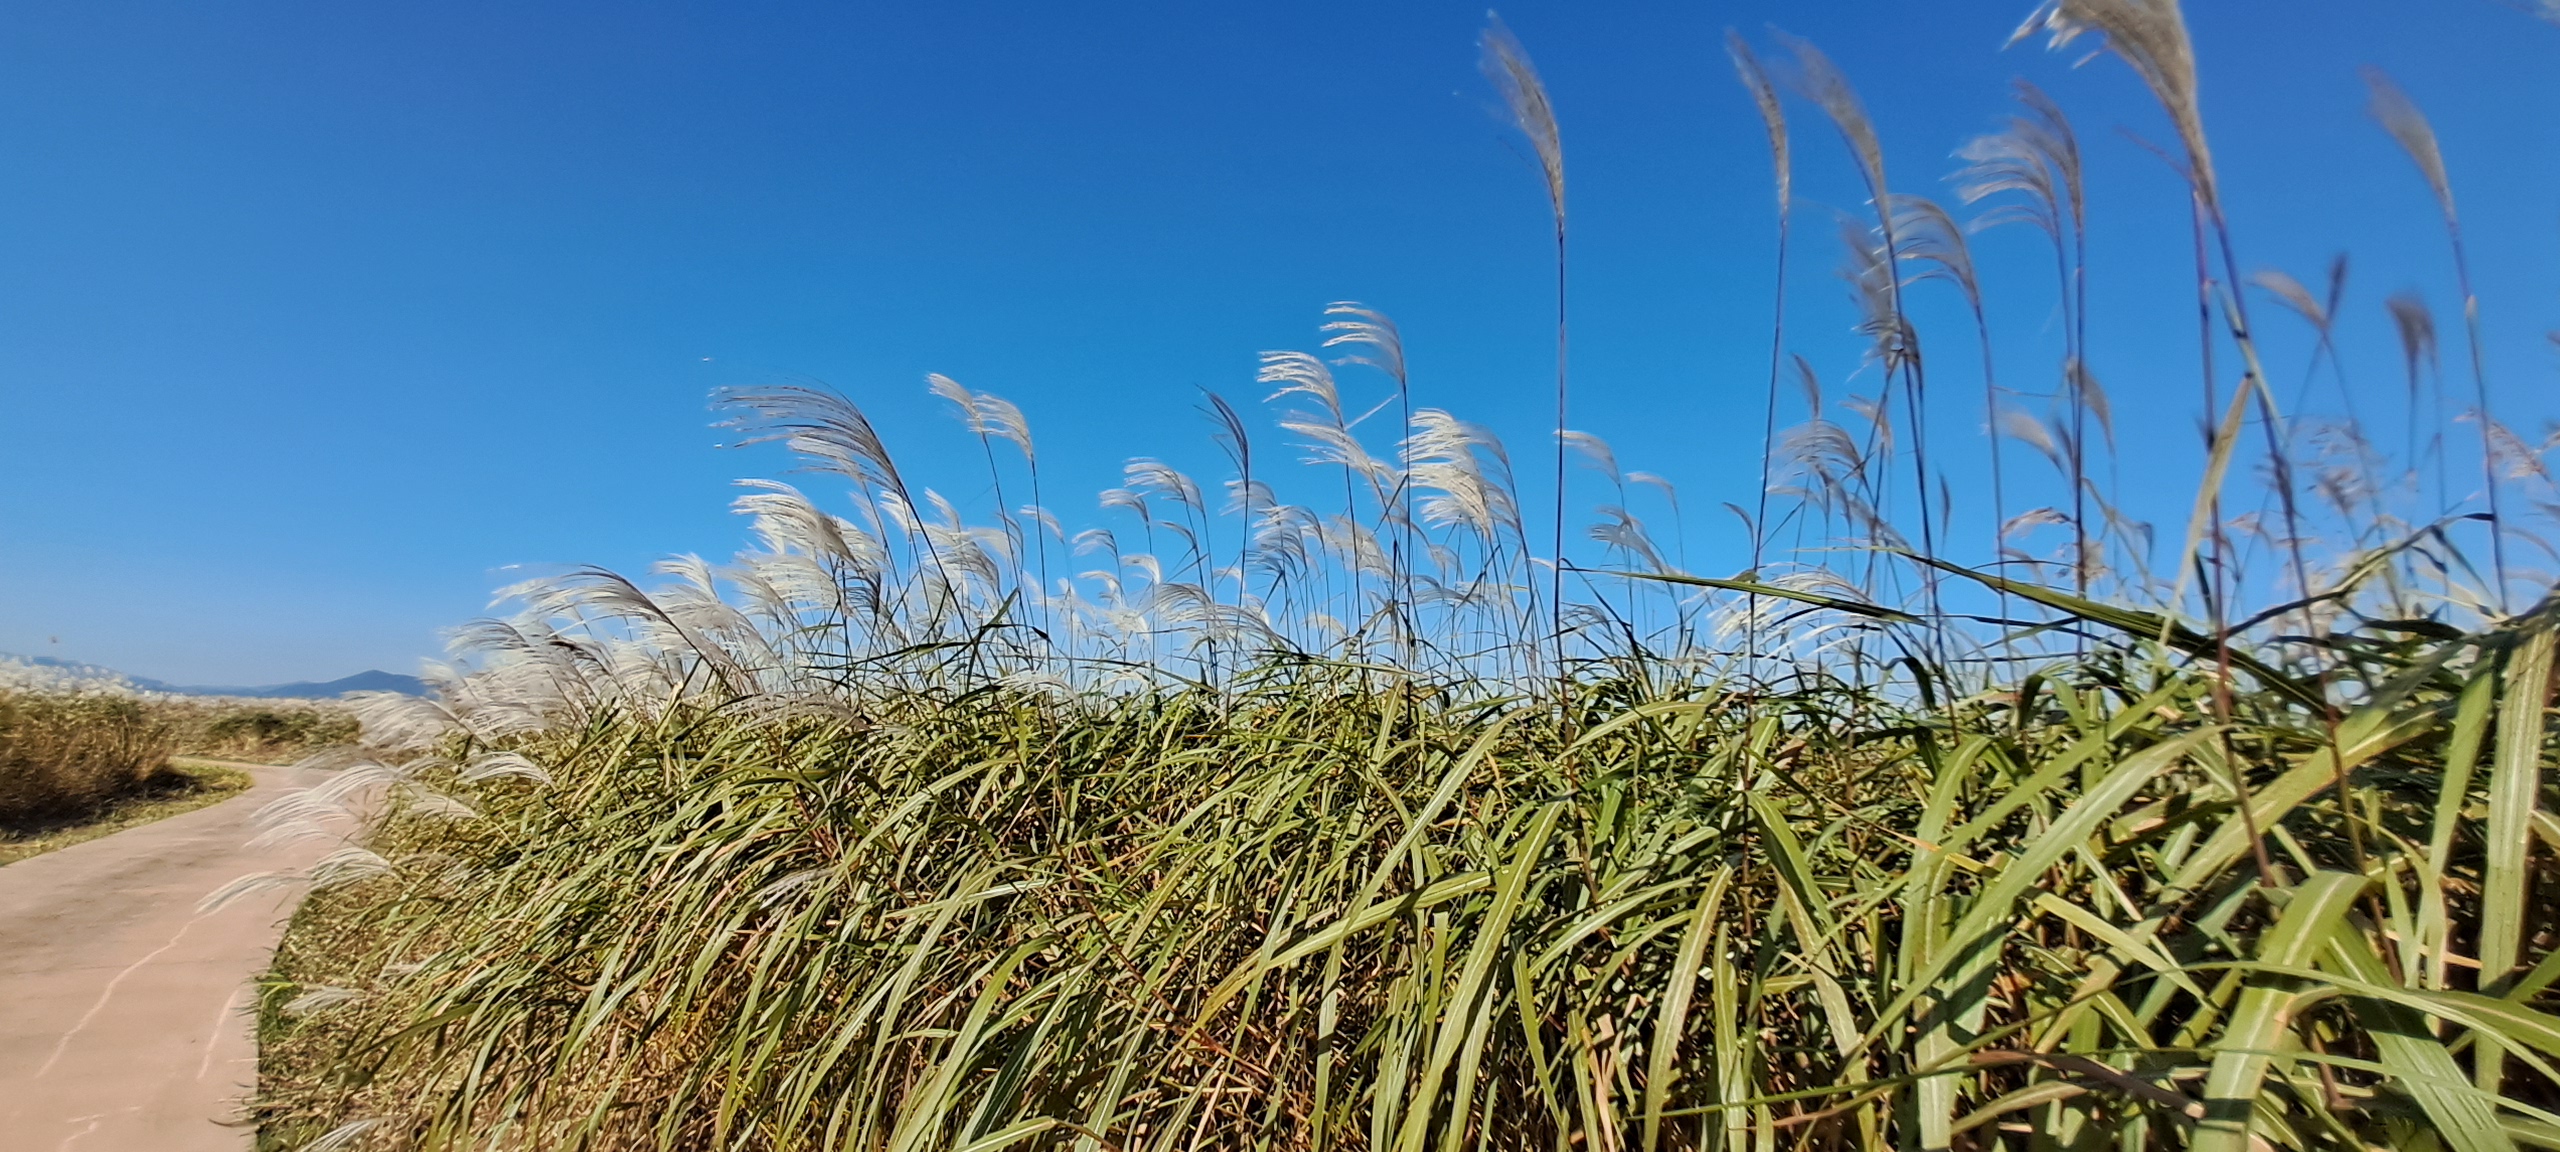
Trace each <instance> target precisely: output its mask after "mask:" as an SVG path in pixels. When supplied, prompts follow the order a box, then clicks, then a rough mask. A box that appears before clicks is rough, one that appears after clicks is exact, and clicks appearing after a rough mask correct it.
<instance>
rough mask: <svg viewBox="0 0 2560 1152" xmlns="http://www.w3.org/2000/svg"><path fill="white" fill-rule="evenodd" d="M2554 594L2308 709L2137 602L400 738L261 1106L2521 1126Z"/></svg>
mask: <svg viewBox="0 0 2560 1152" xmlns="http://www.w3.org/2000/svg"><path fill="white" fill-rule="evenodd" d="M2551 624H2552V621H2551V619H2550V618H2549V616H2547V615H2536V616H2532V617H2528V618H2526V619H2525V620H2523V621H2520V622H2519V623H2518V624H2517V625H2516V626H2514V627H2512V628H2508V629H2502V630H2500V631H2497V632H2494V633H2489V634H2484V635H2481V636H2477V637H2470V638H2464V639H2460V640H2448V641H2441V642H2430V643H2426V644H2423V645H2420V644H2409V643H2400V644H2385V643H2372V644H2359V645H2358V646H2357V651H2358V658H2357V660H2356V661H2355V662H2353V663H2351V664H2349V665H2348V667H2349V668H2350V669H2351V670H2353V672H2354V674H2355V675H2357V676H2358V677H2359V679H2358V680H2357V682H2355V683H2353V684H2351V685H2341V687H2343V688H2345V689H2346V690H2347V691H2349V692H2350V693H2351V694H2353V695H2356V696H2359V697H2361V698H2362V699H2363V700H2364V703H2363V704H2362V705H2360V706H2359V707H2358V708H2356V709H2355V710H2354V711H2352V712H2351V713H2350V714H2348V715H2347V716H2346V717H2345V718H2344V719H2343V720H2342V721H2341V722H2340V723H2339V725H2338V728H2337V733H2336V738H2335V740H2334V741H2333V740H2332V739H2331V738H2330V737H2329V735H2328V734H2327V733H2326V732H2325V731H2324V730H2323V727H2322V725H2321V723H2320V721H2319V718H2318V715H2317V713H2314V712H2311V711H2309V710H2307V709H2305V708H2303V707H2301V706H2300V705H2299V702H2296V701H2290V699H2289V698H2288V697H2286V696H2284V695H2283V694H2281V693H2280V692H2274V691H2266V692H2253V693H2251V694H2250V697H2249V699H2248V701H2247V702H2245V703H2244V704H2243V706H2242V707H2243V713H2242V714H2241V715H2237V716H2235V717H2234V719H2233V722H2231V723H2228V724H2218V723H2215V722H2214V720H2213V716H2214V714H2215V710H2216V707H2217V705H2216V703H2215V701H2214V699H2213V698H2214V696H2215V695H2216V693H2217V691H2219V688H2218V687H2217V685H2216V684H2215V683H2214V682H2213V681H2212V680H2211V679H2210V678H2207V677H2199V676H2196V675H2193V674H2189V673H2185V672H2175V671H2166V670H2164V669H2163V668H2162V667H2161V666H2160V665H2159V664H2158V662H2156V661H2151V660H2146V659H2144V658H2143V657H2142V654H2141V650H2140V649H2139V648H2127V649H2110V650H2108V651H2105V652H2101V653H2098V654H2096V655H2094V656H2093V657H2092V658H2091V659H2090V660H2088V661H2087V662H2086V663H2082V664H2079V665H2077V666H2076V667H2073V668H2070V669H2067V670H2062V671H2059V672H2058V673H2057V674H2056V675H2055V676H2053V677H2051V678H2045V677H2036V678H2031V679H2030V680H2029V681H2028V682H2027V683H2025V684H2024V685H2023V686H2021V687H2020V688H2019V689H2017V690H2015V691H2011V692H2001V693H1995V694H1987V695H1982V696H1977V697H1973V698H1969V699H1964V700H1957V701H1941V702H1938V703H1936V704H1934V705H1932V704H1929V703H1927V702H1926V700H1925V698H1922V697H1912V696H1909V695H1908V694H1906V695H1905V696H1904V697H1903V698H1901V699H1899V700H1897V699H1895V698H1889V697H1885V696H1880V695H1878V694H1876V693H1874V692H1871V691H1865V690H1861V689H1859V688H1856V687H1854V686H1850V685H1842V684H1830V685H1821V684H1814V685H1799V686H1795V687H1793V688H1791V689H1790V690H1789V691H1787V692H1784V693H1779V694H1772V693H1767V692H1763V691H1754V690H1746V689H1743V688H1740V687H1723V686H1713V685H1709V686H1691V687H1681V688H1663V687H1658V686H1654V685H1652V684H1649V683H1648V682H1646V681H1644V680H1641V679H1638V678H1633V677H1622V678H1617V679H1610V680H1604V681H1597V682H1592V683H1587V684H1585V685H1584V686H1583V687H1582V688H1581V689H1580V695H1579V696H1578V697H1577V699H1576V702H1575V715H1576V719H1575V723H1574V725H1573V727H1574V730H1575V731H1576V733H1577V734H1576V735H1575V736H1574V738H1573V740H1572V742H1571V743H1570V744H1561V743H1560V742H1559V735H1558V721H1557V713H1556V711H1555V709H1554V708H1553V706H1552V705H1551V704H1550V705H1546V706H1539V705H1537V704H1534V703H1529V702H1522V701H1503V700H1470V699H1466V698H1463V697H1459V696H1453V695H1451V694H1449V693H1447V692H1443V691H1439V690H1436V689H1433V688H1430V687H1426V686H1422V685H1417V684H1405V683H1401V682H1397V681H1393V680H1379V679H1376V678H1374V676H1373V675H1370V674H1364V673H1361V672H1358V671H1341V670H1335V669H1322V668H1300V669H1295V670H1289V671H1282V670H1277V669H1274V670H1271V671H1269V672H1267V673H1266V674H1265V675H1263V676H1261V677H1257V678H1252V679H1250V680H1248V681H1247V682H1245V683H1242V684H1240V685H1238V686H1237V687H1236V688H1234V689H1233V690H1232V691H1229V692H1226V693H1219V694H1211V693H1203V692H1167V693H1148V694H1140V695H1135V696H1129V697H1124V698H1120V699H1116V700H1111V701H1107V702H1098V703H1097V702H1092V701H1087V702H1079V703H1064V702H1060V701H1058V700H1055V699H1052V698H1049V697H1047V696H1043V695H1039V694H1033V693H1025V692H1020V691H1009V690H1005V689H1000V688H990V689H986V690H981V691H977V692H972V693H965V694H959V695H953V696H947V697H942V696H934V695H930V694H910V695H906V696H902V697H899V698H898V699H897V700H896V701H895V702H894V703H892V704H889V705H884V706H881V707H864V708H854V707H845V706H841V705H831V704H828V703H826V702H824V701H814V700H813V701H806V702H801V703H798V704H783V703H779V702H767V703H765V704H762V705H758V706H750V707H743V708H722V707H711V706H687V707H678V708H671V709H668V710H666V711H664V712H663V713H660V714H657V715H639V714H634V713H632V712H628V711H623V710H619V709H605V710H600V711H598V712H596V713H594V714H592V715H590V716H588V717H586V718H585V719H584V720H583V721H582V722H580V723H577V724H574V725H567V726H563V727H560V728H556V729H551V730H546V731H543V732H541V733H539V734H537V735H532V736H529V737H524V738H518V739H511V740H504V741H499V742H497V743H495V744H489V743H482V742H478V741H471V740H463V741H459V742H453V743H449V744H447V745H446V746H445V747H444V748H443V749H442V750H441V755H440V756H439V757H437V758H435V759H434V760H432V761H422V762H420V763H417V764H415V765H413V766H412V767H411V768H409V769H408V770H406V771H405V772H403V773H400V774H399V775H400V776H401V777H402V782H401V784H400V787H401V788H403V789H408V790H410V791H408V792H405V793H404V794H406V795H412V796H424V795H428V793H425V792H424V791H422V790H418V789H419V786H420V785H426V784H432V785H434V786H435V787H436V788H437V789H439V790H440V791H439V792H438V793H435V795H439V796H441V797H442V798H443V799H442V800H441V801H439V802H438V803H434V804H427V805H421V804H419V803H417V802H415V801H414V800H413V801H411V802H406V803H402V804H396V805H395V812H396V813H397V814H396V815H394V816H393V817H392V818H391V819H389V821H388V822H387V823H386V824H385V825H384V826H383V827H382V830H381V831H380V832H379V833H378V834H377V835H376V837H375V839H374V841H373V848H374V851H375V852H377V853H378V854H379V856H378V863H377V873H376V874H374V875H373V876H371V878H369V879H364V880H362V881H361V882H360V883H356V884H354V885H351V886H348V887H343V888H337V889H333V890H331V891H329V892H326V893H323V894H322V895H320V896H319V897H316V898H315V904H314V907H313V908H312V909H311V910H310V911H308V912H306V913H305V914H304V921H303V926H302V927H301V928H300V929H299V930H298V931H297V933H296V935H295V936H294V937H293V938H292V939H291V940H290V941H289V944H288V951H287V954H286V956H285V957H284V959H283V961H282V962H281V964H280V968H279V972H280V984H279V985H278V987H277V988H276V989H275V990H274V991H272V992H271V993H270V996H271V998H273V999H274V1001H275V1002H276V1003H278V1004H282V1003H283V1002H284V1001H287V1000H290V1001H293V1002H294V1004H293V1008H294V1011H293V1012H292V1013H291V1014H289V1015H287V1016H285V1017H283V1020H284V1021H285V1022H284V1023H282V1024H281V1026H280V1027H279V1028H277V1029H276V1030H274V1031H273V1033H272V1034H271V1039H270V1045H269V1061H270V1065H271V1068H274V1069H279V1070H282V1071H280V1072H278V1073H276V1074H273V1075H271V1078H270V1080H269V1089H270V1091H269V1097H268V1099H267V1101H266V1102H265V1104H264V1115H265V1117H266V1118H267V1121H268V1124H269V1131H270V1132H272V1133H278V1134H291V1133H299V1134H301V1135H303V1136H310V1135H316V1134H318V1133H320V1132H322V1131H325V1130H329V1129H332V1128H336V1127H339V1126H340V1125H341V1124H343V1123H345V1122H347V1121H349V1120H350V1119H351V1118H354V1119H355V1120H356V1122H357V1123H358V1124H359V1125H361V1126H362V1127H361V1128H360V1129H359V1131H362V1132H367V1133H370V1137H369V1138H371V1139H374V1140H376V1141H378V1142H381V1143H382V1144H383V1146H386V1147H392V1146H397V1147H409V1146H417V1147H448V1146H464V1145H468V1146H479V1147H653V1146H656V1147H676V1148H731V1147H741V1148H821V1147H823V1148H899V1149H906V1148H922V1147H980V1148H992V1147H998V1146H1004V1145H1014V1144H1018V1145H1022V1146H1036V1147H1060V1148H1064V1147H1107V1148H1131V1149H1134V1148H1182V1147H1201V1146H1215V1147H1239V1148H1241V1147H1281V1148H1312V1147H1375V1148H1386V1147H1412V1148H1423V1147H1504V1148H1528V1147H1539V1148H1554V1147H1566V1146H1569V1145H1574V1144H1580V1145H1582V1146H1585V1147H1642V1148H1646V1149H1653V1148H1659V1147H1676V1148H1693V1147H1724V1148H1746V1147H1766V1146H1771V1145H1773V1144H1774V1145H1777V1146H1787V1147H1793V1146H1799V1145H1804V1144H1811V1145H1814V1146H1884V1145H1888V1144H1894V1145H1903V1146H1928V1147H1945V1146H1949V1143H1950V1141H1954V1142H1959V1143H1963V1144H1966V1145H1968V1146H1979V1145H1982V1144H1984V1143H1986V1142H1989V1141H1992V1140H1994V1139H1995V1138H1996V1137H1997V1135H1998V1134H1999V1133H2002V1132H2006V1131H2034V1132H2037V1133H2040V1134H2042V1136H2043V1137H2045V1138H2048V1139H2051V1140H2053V1141H2054V1142H2055V1143H2056V1144H2057V1145H2060V1146H2075V1145H2081V1144H2088V1143H2090V1142H2093V1141H2094V1142H2098V1143H2106V1144H2110V1145H2113V1146H2123V1147H2142V1146H2151V1145H2154V1144H2160V1145H2183V1144H2187V1143H2193V1144H2195V1145H2197V1146H2200V1147H2201V1146H2216V1144H2217V1141H2216V1139H2215V1135H2216V1134H2217V1133H2226V1132H2239V1131H2242V1130H2244V1129H2245V1128H2246V1126H2248V1125H2251V1124H2253V1123H2254V1124H2255V1125H2256V1126H2257V1130H2258V1131H2260V1132H2262V1133H2266V1132H2273V1133H2276V1134H2278V1135H2279V1137H2280V1142H2281V1143H2283V1144H2284V1145H2286V1146H2290V1147H2371V1146H2390V1147H2412V1146H2420V1145H2422V1144H2424V1143H2425V1142H2426V1141H2427V1140H2429V1139H2441V1140H2443V1141H2444V1143H2443V1145H2442V1146H2448V1147H2462V1148H2478V1147H2497V1146H2504V1142H2505V1141H2507V1140H2508V1139H2509V1136H2508V1135H2507V1133H2508V1132H2511V1131H2512V1132H2514V1133H2516V1134H2518V1135H2522V1136H2525V1137H2526V1138H2528V1139H2530V1140H2533V1141H2535V1142H2549V1141H2560V1127H2555V1126H2551V1125H2549V1124H2548V1123H2547V1122H2545V1121H2540V1120H2534V1119H2529V1118H2526V1117H2531V1116H2537V1115H2546V1114H2544V1113H2538V1112H2536V1111H2534V1109H2535V1108H2537V1107H2549V1106H2551V1105H2554V1104H2560V1096H2555V1094H2554V1093H2553V1092H2552V1081H2551V1080H2550V1079H2548V1078H2547V1076H2548V1073H2549V1070H2550V1065H2549V1064H2548V1063H2546V1062H2547V1061H2550V1060H2553V1059H2560V1018H2555V1017H2552V1016H2548V1015H2545V1014H2543V1008H2544V1007H2545V1006H2547V1002H2548V993H2547V991H2546V989H2547V986H2548V985H2549V984H2550V983H2551V981H2552V978H2553V976H2554V975H2560V960H2555V959H2545V960H2543V961H2542V962H2541V963H2539V964H2537V965H2533V966H2531V968H2532V970H2531V971H2530V972H2526V971H2524V970H2523V966H2521V965H2519V964H2517V963H2516V960H2517V958H2518V957H2520V956H2523V955H2526V954H2528V953H2531V954H2541V955H2546V956H2555V957H2560V953H2553V952H2550V951H2549V949H2550V946H2551V943H2552V942H2551V941H2549V940H2547V939H2544V938H2543V937H2545V936H2547V935H2548V934H2549V932H2550V931H2551V928H2550V926H2551V925H2552V924H2554V923H2560V888H2555V887H2554V886H2553V885H2552V883H2550V881H2551V880H2552V878H2551V877H2549V876H2548V875H2544V873H2547V872H2548V871H2549V870H2550V865H2549V862H2548V861H2549V859H2550V857H2549V856H2548V854H2545V855H2544V856H2543V857H2541V858H2540V860H2539V861H2538V862H2536V863H2535V864H2534V865H2533V867H2532V869H2531V871H2530V874H2528V873H2524V872H2519V871H2518V870H2517V869H2518V865H2519V864H2520V863H2521V862H2522V860H2523V853H2522V848H2523V844H2522V842H2521V840H2520V839H2515V840H2511V839H2508V837H2509V836H2510V835H2513V834H2521V833H2523V832H2524V829H2525V825H2524V823H2523V821H2527V820H2534V819H2547V818H2543V817H2539V816H2533V815H2530V813H2532V812H2534V811H2535V810H2537V809H2541V808H2547V807H2549V806H2550V805H2551V804H2552V802H2553V801H2554V800H2555V799H2560V797H2553V796H2550V795H2548V794H2547V792H2548V789H2547V786H2545V785H2543V784H2541V783H2540V782H2539V781H2538V778H2537V773H2536V770H2535V760H2536V758H2537V757H2538V756H2539V755H2541V754H2542V753H2543V750H2544V748H2545V745H2546V743H2547V741H2546V738H2545V735H2544V731H2543V703H2544V699H2543V698H2544V696H2545V693H2546V690H2547V684H2548V678H2549V670H2550V659H2551V652H2552V635H2553V634H2552V632H2551V630H2550V629H2551ZM2501 702H2503V705H2504V706H2503V707H2501ZM2341 758H2342V759H2343V763H2344V764H2345V766H2346V768H2347V773H2346V777H2345V779H2344V780H2343V781H2341V780H2340V779H2339V773H2338V771H2337V765H2338V764H2339V763H2340V762H2341ZM535 765H539V766H540V767H539V768H538V769H537V768H536V767H534V766H535ZM2235 773H2236V775H2235ZM457 801H458V802H459V805H462V806H467V808H468V809H469V810H470V811H473V812H476V813H477V816H476V818H472V819H457V816H458V815H459V809H458V808H457V807H455V806H454V802H457ZM2342 804H2343V806H2342ZM2262 844H2263V845H2264V847H2263V849H2254V850H2253V846H2256V845H2262ZM2520 947H2523V948H2525V949H2526V951H2521V952H2520V951H2519V948H2520ZM2484 955H2498V956H2503V957H2505V958H2507V960H2508V963H2505V964H2492V965H2490V966H2488V967H2483V966H2482V964H2481V962H2480V961H2479V959H2478V958H2480V957H2482V956H2484ZM2502 1076H2503V1077H2505V1078H2504V1079H2501V1077H2502ZM2500 1094H2505V1095H2507V1096H2508V1097H2509V1101H2508V1104H2507V1109H2508V1110H2507V1111H2506V1112H2505V1113H2504V1114H2503V1115H2502V1114H2501V1111H2500V1106H2499V1105H2498V1104H2496V1103H2495V1101H2496V1100H2497V1097H2498V1096H2499V1095H2500ZM2428 1133H2444V1134H2445V1135H2443V1136H2441V1137H2431V1136H2428V1135H2426V1134H2428ZM354 1134H355V1133H348V1135H354ZM2229 1146H2231V1147H2235V1148H2236V1147H2242V1146H2245V1145H2244V1144H2240V1143H2234V1144H2231V1145H2229Z"/></svg>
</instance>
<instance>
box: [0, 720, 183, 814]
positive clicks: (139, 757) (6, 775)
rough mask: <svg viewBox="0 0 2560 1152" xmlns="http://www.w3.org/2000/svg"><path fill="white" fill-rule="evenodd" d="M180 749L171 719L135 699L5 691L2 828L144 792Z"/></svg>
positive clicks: (0, 741) (0, 732)
mask: <svg viewBox="0 0 2560 1152" xmlns="http://www.w3.org/2000/svg"><path fill="white" fill-rule="evenodd" d="M176 748H177V739H176V731H175V728H174V726H172V725H171V724H170V723H169V721H168V719H167V718H166V717H164V716H162V715H160V714H159V713H157V712H155V711H154V710H153V709H152V708H151V707H150V706H148V705H147V704H145V703H143V702H142V701H139V700H136V699H132V698H130V697H125V696H120V695H113V694H102V693H54V692H19V691H0V826H7V827H19V826H27V825H32V824H36V823H42V822H48V821H59V820H63V819H66V818H74V817H77V816H79V815H81V814H83V813H86V812H90V811H94V810H96V809H97V808H98V807H100V806H101V805H104V804H107V803H109V802H111V801H113V800H115V799H117V798H118V797H121V796H124V795H127V794H130V793H132V792H135V791H137V790H139V789H141V788H143V787H144V786H145V785H146V783H147V782H148V781H149V780H150V779H151V778H152V776H153V775H154V774H155V773H158V772H160V771H162V770H163V769H165V768H167V767H168V764H169V754H170V753H171V752H173V751H175V750H176Z"/></svg>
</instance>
